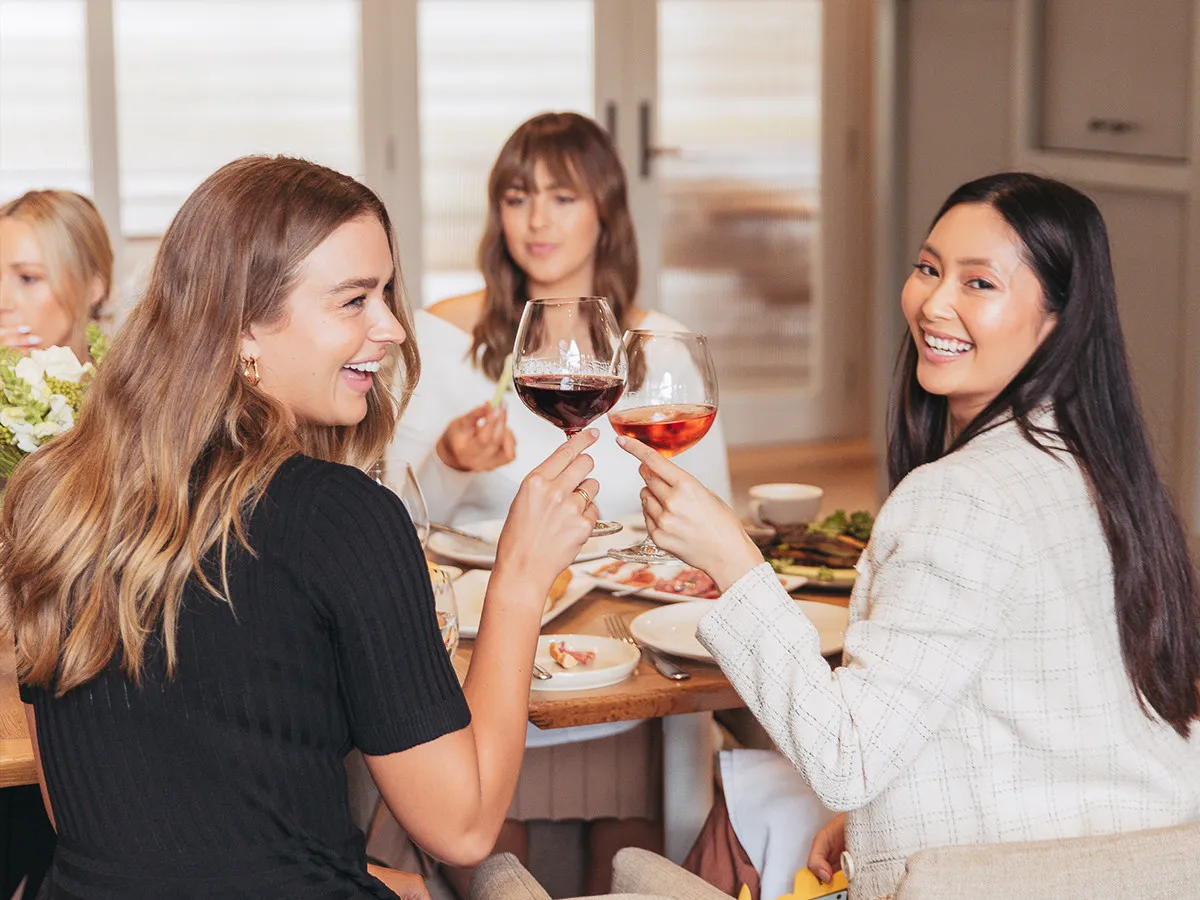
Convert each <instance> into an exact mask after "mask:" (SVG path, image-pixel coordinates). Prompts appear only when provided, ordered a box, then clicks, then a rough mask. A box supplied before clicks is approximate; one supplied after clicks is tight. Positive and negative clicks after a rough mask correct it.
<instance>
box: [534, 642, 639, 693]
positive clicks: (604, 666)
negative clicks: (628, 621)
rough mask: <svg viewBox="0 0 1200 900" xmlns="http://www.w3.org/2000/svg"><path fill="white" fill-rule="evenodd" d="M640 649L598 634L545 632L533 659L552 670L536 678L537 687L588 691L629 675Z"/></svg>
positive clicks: (552, 689)
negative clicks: (538, 679)
mask: <svg viewBox="0 0 1200 900" xmlns="http://www.w3.org/2000/svg"><path fill="white" fill-rule="evenodd" d="M641 658H642V654H641V651H640V650H638V648H637V647H635V646H633V645H632V644H627V643H625V642H624V641H617V640H613V639H612V638H606V637H601V636H600V635H598V634H543V635H542V636H541V637H540V638H538V645H537V655H536V656H535V657H534V662H536V663H537V664H538V665H539V666H541V667H542V668H543V669H545V670H546V671H547V672H549V673H550V675H551V677H550V678H548V679H546V680H545V681H534V682H533V690H535V691H586V690H589V689H591V688H601V687H608V686H609V685H610V684H617V683H618V682H621V681H624V680H625V679H626V678H628V677H629V674H630V673H631V672H632V671H633V670H634V669H636V668H637V664H638V660H639V659H641Z"/></svg>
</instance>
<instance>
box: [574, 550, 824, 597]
mask: <svg viewBox="0 0 1200 900" xmlns="http://www.w3.org/2000/svg"><path fill="white" fill-rule="evenodd" d="M686 568H688V567H687V566H680V565H654V566H647V565H643V564H642V563H623V562H621V561H620V560H615V559H605V560H600V561H596V560H593V561H591V562H583V563H576V564H575V565H573V566H572V567H571V571H572V572H578V573H580V574H583V575H588V576H591V577H593V578H595V579H596V586H597V587H599V588H603V589H604V590H606V591H622V592H624V591H628V590H629V588H631V587H633V581H632V580H631V579H632V578H633V577H634V576H636V575H641V574H642V573H649V575H652V576H653V577H654V581H653V582H651V585H653V584H656V583H659V582H664V581H671V580H672V579H674V578H675V577H676V576H678V575H679V574H681V573H682V572H683V570H684V569H686ZM779 583H780V584H782V585H783V589H784V590H785V591H789V592H790V591H794V590H797V589H798V588H800V587H803V586H804V585H805V584H808V579H807V578H801V577H800V576H798V575H780V576H779ZM630 596H633V597H643V598H645V599H647V600H659V601H661V602H663V603H694V602H699V601H707V602H711V601H713V600H716V599H717V598H716V597H715V596H714V597H696V596H694V595H689V594H681V593H677V592H674V591H663V590H656V589H655V588H654V587H653V586H651V587H646V588H643V589H642V590H640V591H634V592H633V593H632V594H631V595H630Z"/></svg>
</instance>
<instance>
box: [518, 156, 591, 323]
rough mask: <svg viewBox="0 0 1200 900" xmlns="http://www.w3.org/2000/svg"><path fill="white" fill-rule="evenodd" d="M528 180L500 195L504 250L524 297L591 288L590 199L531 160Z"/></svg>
mask: <svg viewBox="0 0 1200 900" xmlns="http://www.w3.org/2000/svg"><path fill="white" fill-rule="evenodd" d="M533 180H534V183H533V184H532V185H526V184H516V185H513V186H512V187H510V188H508V190H506V191H505V192H504V194H503V196H502V197H501V198H500V227H501V229H502V230H503V232H504V242H505V245H506V246H507V247H508V252H509V255H511V256H512V258H513V260H514V261H515V262H516V264H517V265H518V266H519V267H520V268H521V269H522V271H524V272H525V274H526V276H527V277H528V279H529V280H528V288H529V296H530V299H538V298H540V297H581V296H587V295H590V294H591V293H592V281H593V276H594V275H595V266H596V242H597V241H598V240H599V239H600V216H599V213H598V211H597V209H596V201H595V200H594V199H592V198H591V197H589V196H587V195H586V194H583V193H581V192H580V191H579V189H578V188H577V187H576V186H575V185H573V184H561V183H559V182H558V181H557V180H556V179H554V178H553V177H552V176H551V174H550V170H549V169H548V168H547V166H546V164H545V163H543V162H541V161H539V162H537V163H536V164H535V165H534V169H533Z"/></svg>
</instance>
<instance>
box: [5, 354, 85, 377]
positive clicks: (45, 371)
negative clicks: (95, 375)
mask: <svg viewBox="0 0 1200 900" xmlns="http://www.w3.org/2000/svg"><path fill="white" fill-rule="evenodd" d="M29 358H30V359H32V360H33V361H34V362H36V363H37V364H38V366H39V367H40V368H41V370H42V375H43V377H44V378H57V379H58V380H59V381H69V382H70V383H71V384H79V382H80V380H81V379H82V378H83V376H84V374H85V373H86V372H89V371H91V369H92V364H91V363H88V364H87V365H83V364H81V363H80V362H79V360H78V359H77V358H76V357H75V352H74V351H73V350H72V349H71V348H70V347H48V348H47V349H45V350H32V351H30V353H29ZM17 375H18V376H20V377H22V378H24V377H25V376H23V375H21V373H20V371H18V372H17Z"/></svg>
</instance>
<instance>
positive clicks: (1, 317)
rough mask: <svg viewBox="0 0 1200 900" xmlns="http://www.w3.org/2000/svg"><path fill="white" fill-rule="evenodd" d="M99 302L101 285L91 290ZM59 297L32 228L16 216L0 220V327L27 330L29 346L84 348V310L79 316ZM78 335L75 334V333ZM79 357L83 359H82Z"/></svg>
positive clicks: (77, 350)
mask: <svg viewBox="0 0 1200 900" xmlns="http://www.w3.org/2000/svg"><path fill="white" fill-rule="evenodd" d="M93 293H95V294H96V300H97V302H98V301H99V298H100V296H101V295H102V294H103V285H100V286H99V290H98V291H94V292H93ZM72 313H73V311H72V310H71V309H70V308H68V306H67V304H66V303H65V302H64V301H63V300H62V298H60V297H58V296H57V295H56V294H55V292H54V288H53V287H51V285H50V272H49V269H48V267H47V262H46V258H45V255H44V253H43V251H42V247H41V244H39V242H38V239H37V235H36V234H34V230H33V227H32V226H30V224H29V223H28V222H24V221H22V220H21V219H20V218H17V217H16V216H5V217H3V218H0V326H3V327H5V328H13V329H15V328H27V329H28V332H26V334H27V335H28V337H29V338H31V339H32V338H37V339H38V343H37V344H35V345H32V346H37V347H43V348H45V347H52V346H55V345H58V346H69V347H71V348H72V349H73V350H75V351H76V355H78V354H79V352H80V351H81V347H80V344H83V348H82V349H86V343H85V342H84V341H83V338H82V335H83V327H82V325H79V326H78V327H77V323H79V322H80V321H81V320H84V321H85V320H86V316H85V315H84V311H83V310H79V311H78V315H73V314H72ZM76 332H78V334H77V333H76ZM81 358H82V357H81Z"/></svg>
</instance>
